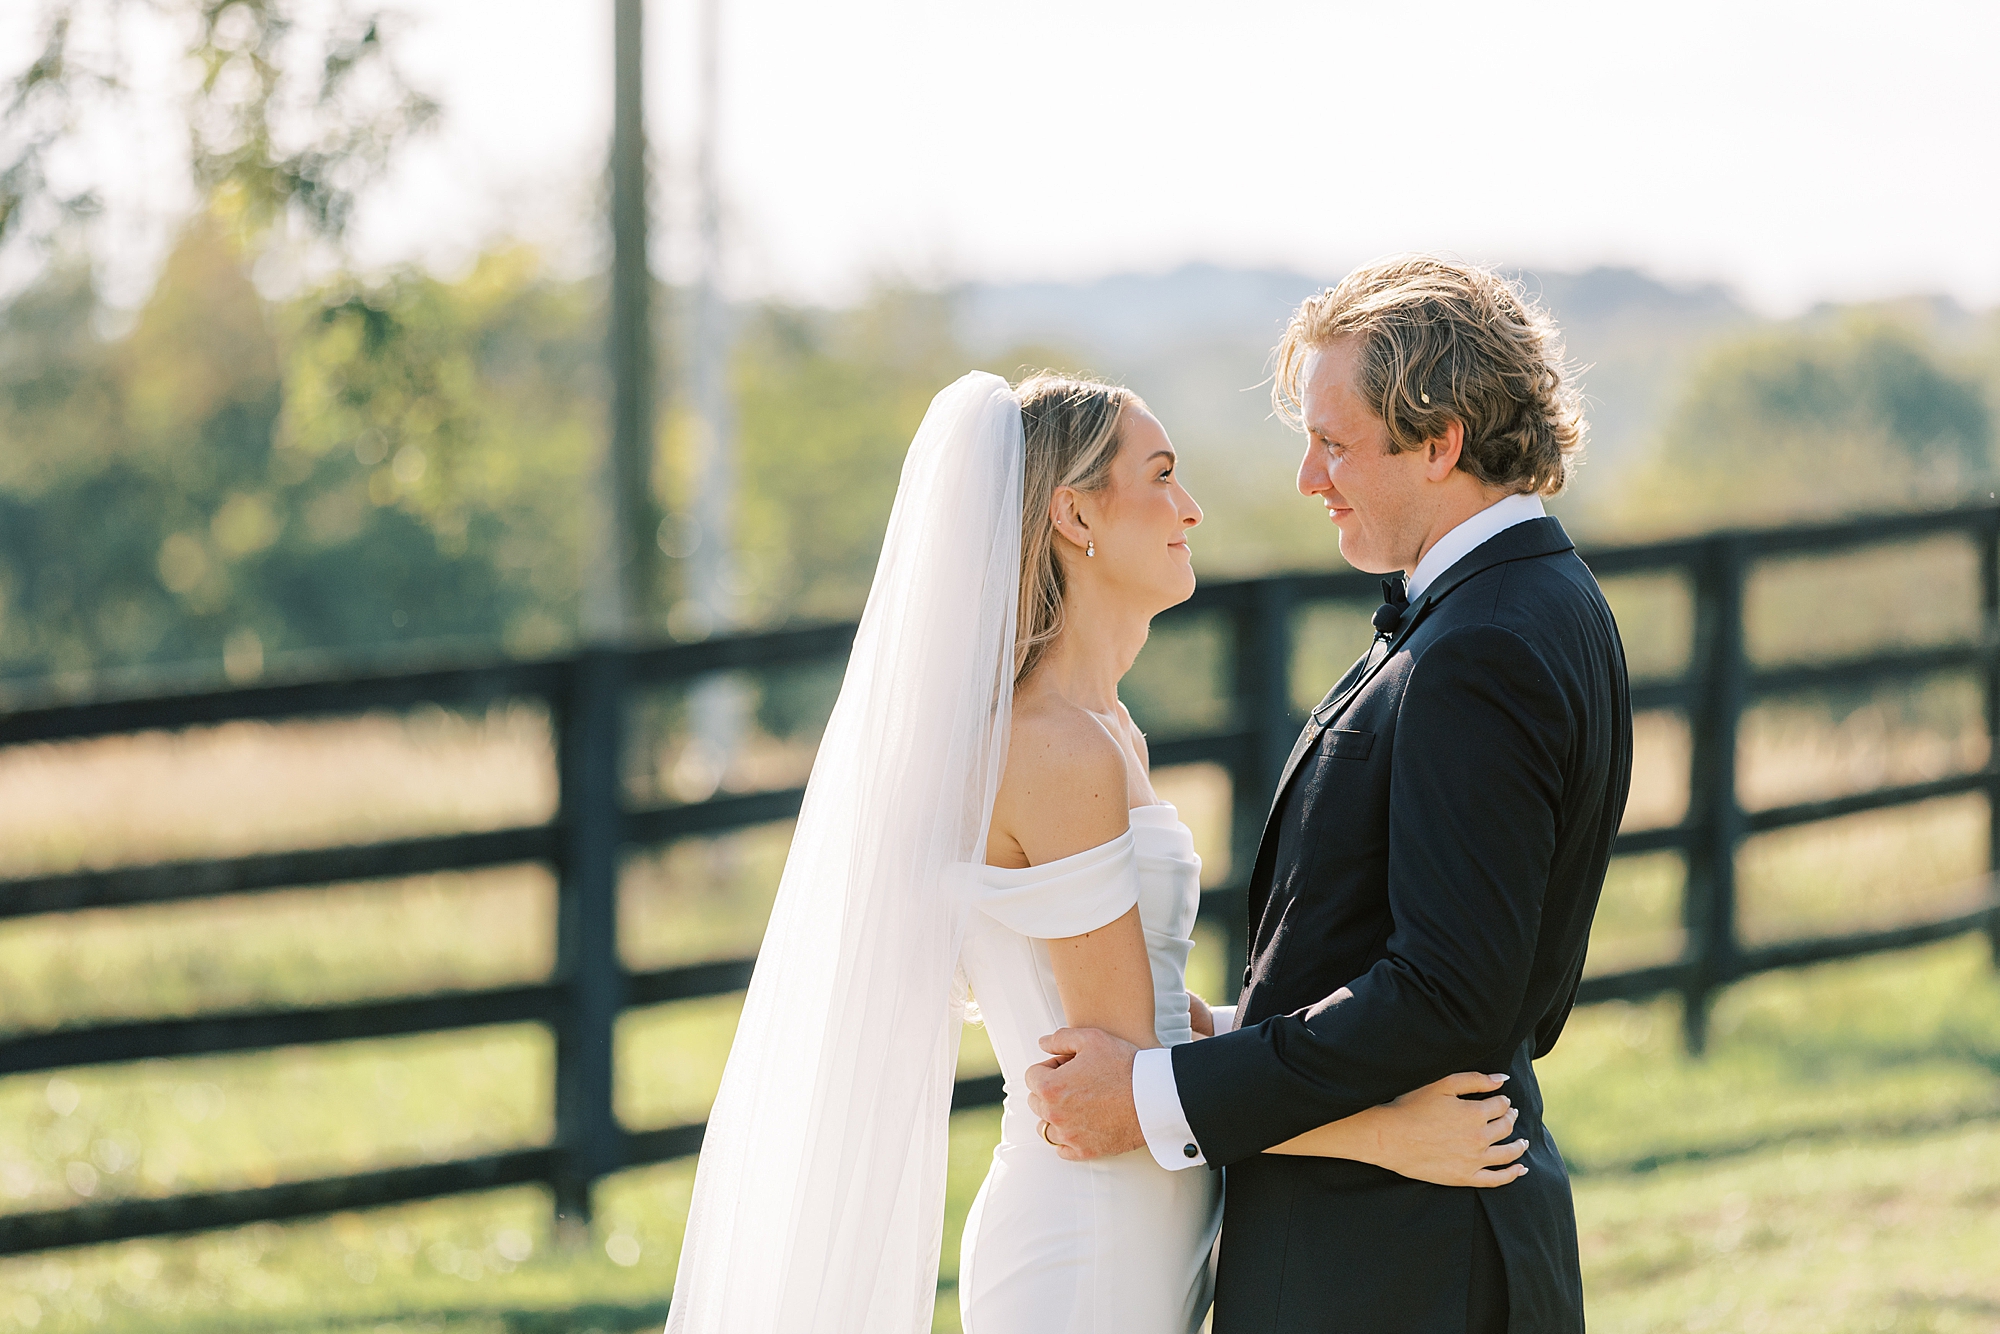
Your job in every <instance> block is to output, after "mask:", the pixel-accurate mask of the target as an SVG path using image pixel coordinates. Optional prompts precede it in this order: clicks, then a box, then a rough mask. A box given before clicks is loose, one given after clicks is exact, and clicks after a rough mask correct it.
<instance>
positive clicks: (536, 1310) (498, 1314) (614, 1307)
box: [200, 1300, 667, 1334]
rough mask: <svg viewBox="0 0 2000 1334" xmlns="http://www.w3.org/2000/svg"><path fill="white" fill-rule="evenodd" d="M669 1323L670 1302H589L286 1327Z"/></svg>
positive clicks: (533, 1331) (630, 1327) (625, 1326)
mask: <svg viewBox="0 0 2000 1334" xmlns="http://www.w3.org/2000/svg"><path fill="white" fill-rule="evenodd" d="M666 1323H667V1302H666V1301H664V1300H662V1301H656V1302H637V1303H623V1302H587V1303H585V1304H583V1305H581V1306H541V1307H510V1306H503V1305H496V1306H458V1307H438V1306H433V1307H423V1308H419V1309H412V1310H403V1311H393V1310H387V1311H369V1312H357V1313H355V1314H352V1315H338V1316H327V1317H324V1318H321V1319H316V1320H314V1321H312V1322H311V1323H310V1324H306V1323H300V1322H288V1323H287V1328H289V1329H294V1330H298V1331H301V1334H304V1332H305V1331H311V1332H312V1334H320V1331H327V1332H328V1334H332V1331H339V1330H361V1329H365V1330H376V1329H382V1328H385V1327H386V1328H389V1329H394V1330H436V1331H440V1334H442V1331H447V1330H455V1329H465V1328H468V1327H471V1328H484V1329H499V1330H503V1331H505V1334H637V1331H639V1330H658V1329H661V1328H663V1327H664V1326H665V1325H666ZM200 1328H201V1329H202V1330H203V1331H204V1334H210V1332H213V1334H228V1332H229V1331H239V1332H240V1334H250V1331H253V1330H255V1331H258V1332H259V1334H263V1332H264V1331H268V1330H270V1329H271V1328H272V1322H271V1319H270V1318H269V1317H265V1318H262V1319H257V1320H244V1321H242V1322H240V1323H239V1322H236V1321H228V1322H218V1321H216V1320H214V1319H213V1318H212V1317H210V1318H206V1319H204V1320H203V1321H202V1323H201V1326H200Z"/></svg>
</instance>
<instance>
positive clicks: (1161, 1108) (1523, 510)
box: [1132, 495, 1546, 1172]
mask: <svg viewBox="0 0 2000 1334" xmlns="http://www.w3.org/2000/svg"><path fill="white" fill-rule="evenodd" d="M1545 513H1546V511H1544V510H1543V509H1542V498H1541V497H1540V496H1537V495H1512V496H1507V497H1505V498H1504V499H1501V500H1498V501H1495V502H1494V503H1493V504H1491V505H1488V506H1487V507H1486V508H1485V509H1483V510H1481V511H1479V513H1477V514H1475V515H1473V516H1472V517H1471V518H1469V519H1467V520H1465V522H1463V523H1461V524H1459V525H1458V527H1456V528H1454V529H1452V530H1451V531H1450V532H1448V533H1446V534H1445V535H1444V536H1443V537H1441V538H1439V539H1438V540H1437V542H1436V544H1435V545H1433V546H1432V547H1431V549H1430V550H1429V551H1426V552H1425V553H1424V554H1423V557H1422V559H1420V560H1419V561H1418V562H1417V568H1416V569H1414V570H1412V571H1410V572H1409V579H1408V581H1407V586H1406V587H1405V589H1404V591H1405V593H1406V594H1407V595H1408V596H1409V599H1410V601H1411V602H1412V603H1414V602H1416V600H1417V599H1418V598H1420V597H1422V596H1423V592H1424V590H1425V589H1427V588H1429V587H1430V586H1431V584H1432V583H1433V582H1435V581H1436V579H1437V577H1438V576H1439V575H1441V574H1443V573H1444V572H1445V571H1446V570H1449V569H1450V568H1451V567H1452V566H1454V565H1456V564H1458V563H1459V561H1461V560H1463V559H1465V557H1467V556H1469V555H1471V554H1472V551H1473V549H1474V548H1476V547H1479V546H1483V545H1484V544H1485V543H1487V542H1488V541H1490V540H1491V539H1493V538H1494V537H1497V536H1499V535H1500V534H1501V533H1503V532H1505V531H1507V529H1509V528H1512V527H1513V526H1514V525H1515V524H1517V523H1526V522H1528V520H1530V519H1539V518H1542V517H1543V515H1544V514H1545ZM1235 1029H1236V1007H1235V1006H1233V1005H1218V1006H1216V1007H1215V1031H1216V1033H1217V1035H1221V1034H1223V1033H1230V1032H1234V1031H1235ZM1132 1102H1133V1105H1134V1106H1135V1107H1137V1108H1138V1112H1139V1129H1140V1130H1141V1131H1143V1132H1144V1133H1145V1136H1146V1147H1147V1148H1148V1149H1150V1150H1152V1153H1153V1161H1154V1162H1156V1163H1158V1164H1159V1165H1160V1166H1161V1167H1164V1168H1166V1169H1167V1170H1168V1171H1169V1172H1178V1171H1180V1170H1181V1169H1182V1168H1184V1167H1203V1166H1206V1165H1207V1163H1208V1156H1207V1155H1206V1154H1204V1153H1203V1152H1202V1151H1201V1145H1200V1144H1199V1143H1197V1142H1196V1140H1195V1137H1194V1131H1193V1130H1192V1129H1190V1128H1189V1126H1188V1121H1187V1113H1186V1111H1184V1110H1183V1109H1182V1107H1181V1092H1180V1088H1179V1086H1178V1085H1176V1084H1175V1083H1174V1053H1173V1049H1172V1048H1171V1047H1148V1048H1146V1049H1145V1050H1143V1051H1141V1052H1140V1053H1139V1054H1138V1055H1137V1056H1135V1057H1133V1059H1132Z"/></svg>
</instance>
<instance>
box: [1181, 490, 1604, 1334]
mask: <svg viewBox="0 0 2000 1334" xmlns="http://www.w3.org/2000/svg"><path fill="white" fill-rule="evenodd" d="M1631 770H1632V709H1631V700H1630V697H1629V694H1628V692H1627V685H1626V677H1625V657H1624V649H1623V647H1622V645H1621V644H1620V643H1619V639H1618V629H1617V626H1616V624H1615V623H1614V622H1613V620H1612V617H1611V611H1610V608H1609V607H1607V606H1606V605H1605V602H1604V597H1603V594H1602V593H1601V592H1600V591H1599V589H1598V587H1597V583H1596V581H1595V580H1594V579H1593V578H1592V577H1591V574H1590V571H1589V570H1588V569H1586V568H1585V566H1584V564H1583V562H1582V561H1581V560H1579V559H1578V558H1577V556H1576V553H1575V550H1574V548H1573V547H1572V545H1571V543H1570V541H1569V538H1568V537H1567V536H1566V535H1565V534H1564V532H1563V529H1562V525H1561V524H1560V523H1559V522H1557V521H1556V520H1555V519H1552V518H1542V519H1534V520H1530V521H1528V522H1526V523H1522V524H1517V525H1515V526H1514V527H1512V528H1509V529H1506V530H1504V531H1503V532H1501V533H1499V534H1498V535H1496V536H1495V537H1493V538H1492V539H1490V540H1489V541H1487V542H1486V543H1485V544H1484V545H1482V546H1480V547H1478V548H1477V549H1475V550H1474V551H1472V552H1471V553H1470V554H1469V555H1467V556H1466V557H1465V558H1464V559H1462V560H1460V561H1459V562H1458V563H1457V564H1456V565H1454V566H1452V567H1451V568H1450V569H1449V570H1447V571H1446V572H1445V573H1444V574H1443V575H1441V576H1440V577H1439V578H1438V579H1437V580H1436V581H1435V582H1434V583H1433V584H1432V585H1431V586H1430V587H1429V588H1428V589H1426V590H1425V592H1424V595H1423V596H1422V597H1421V598H1419V599H1418V600H1417V601H1416V602H1414V603H1412V604H1411V606H1410V608H1409V609H1408V610H1407V611H1406V612H1405V613H1404V617H1403V622H1402V624H1401V625H1400V626H1399V627H1398V629H1397V631H1396V633H1395V635H1394V637H1393V638H1391V639H1388V640H1386V641H1384V640H1381V639H1378V640H1377V642H1376V643H1375V644H1374V646H1373V647H1372V648H1371V649H1370V651H1369V653H1368V654H1367V656H1365V657H1364V658H1363V659H1362V660H1361V661H1360V662H1358V663H1356V664H1355V665H1354V666H1353V667H1352V668H1351V669H1349V671H1348V673H1347V675H1346V676H1344V677H1343V678H1342V679H1341V681H1340V682H1339V683H1338V684H1337V685H1336V686H1335V687H1334V688H1333V690H1332V692H1331V693H1330V694H1328V696H1327V698H1326V700H1325V701H1324V702H1322V703H1321V704H1320V706H1319V707H1318V708H1317V709H1315V710H1313V714H1312V718H1311V720H1310V721H1309V722H1308V723H1307V724H1306V727H1305V729H1304V731H1302V732H1301V733H1300V735H1299V739H1298V743H1297V744H1296V745H1295V746H1294V747H1293V748H1292V754H1291V758H1290V759H1289V760H1288V761H1287V762H1286V765H1285V773H1284V777H1283V779H1282V780H1281V781H1280V784H1279V788H1278V793H1277V796H1276V799H1275V800H1274V802H1273V804H1272V809H1271V814H1270V816H1269V818H1268V820H1267V822H1266V824H1265V828H1264V837H1263V842H1262V845H1261V846H1260V848H1259V850H1258V854H1257V861H1256V864H1255V866H1254V868H1253V870H1252V874H1251V880H1250V886H1249V904H1250V922H1251V927H1252V931H1253V935H1252V941H1251V952H1250V966H1249V968H1248V969H1247V971H1246V975H1245V982H1246V989H1245V990H1244V992H1243V995H1242V997H1241V1000H1240V1005H1241V1007H1242V1008H1241V1010H1240V1011H1239V1014H1240V1016H1241V1021H1240V1025H1239V1028H1238V1031H1236V1032H1234V1033H1229V1034H1224V1035H1222V1036H1220V1037H1217V1038H1213V1039H1208V1040H1205V1041H1201V1042H1194V1043H1189V1044H1186V1045H1184V1046H1179V1047H1176V1048H1174V1049H1173V1063H1174V1079H1175V1082H1176V1084H1177V1086H1178V1088H1179V1091H1180V1096H1181V1103H1182V1106H1183V1108H1184V1110H1185V1111H1186V1114H1187V1118H1188V1121H1189V1124H1190V1125H1191V1126H1192V1128H1193V1130H1194V1132H1195V1137H1196V1138H1197V1139H1198V1140H1199V1141H1200V1143H1201V1147H1202V1150H1203V1152H1205V1153H1206V1155H1207V1157H1208V1160H1209V1162H1210V1163H1211V1164H1214V1165H1226V1166H1227V1168H1228V1189H1227V1192H1226V1198H1227V1204H1226V1213H1225V1216H1224V1223H1223V1231H1222V1252H1221V1260H1220V1268H1219V1271H1218V1275H1217V1291H1216V1323H1215V1329H1216V1331H1217V1334H1244V1332H1247V1331H1253V1330H1254V1331H1267V1330H1269V1331H1276V1330H1283V1331H1288V1332H1292V1331H1309V1330H1327V1331H1334V1330H1338V1331H1341V1334H1373V1332H1375V1331H1382V1332H1383V1334H1389V1332H1391V1331H1394V1332H1395V1334H1429V1332H1430V1331H1437V1332H1438V1334H1445V1332H1446V1331H1449V1334H1462V1331H1464V1330H1465V1328H1466V1303H1467V1267H1468V1264H1469V1259H1468V1257H1469V1256H1470V1254H1471V1248H1472V1246H1473V1244H1474V1229H1475V1228H1476V1227H1479V1228H1483V1227H1486V1226H1488V1225H1489V1224H1490V1227H1491V1230H1492V1234H1493V1236H1494V1237H1495V1238H1496V1239H1497V1240H1498V1243H1499V1248H1500V1253H1501V1257H1502V1260H1503V1261H1504V1265H1505V1271H1506V1282H1507V1288H1508V1293H1509V1299H1508V1300H1509V1305H1508V1309H1509V1327H1510V1328H1511V1329H1513V1330H1515V1331H1534V1332H1535V1334H1553V1332H1554V1331H1571V1330H1581V1329H1582V1328H1583V1286H1582V1279H1581V1276H1580V1273H1579V1269H1578V1260H1577V1244H1576V1221H1575V1213H1574V1210H1573V1207H1572V1204H1571V1201H1570V1193H1569V1179H1568V1177H1567V1175H1566V1174H1565V1172H1564V1170H1563V1163H1562V1156H1561V1154H1560V1153H1559V1152H1558V1151H1557V1149H1556V1144H1555V1141H1554V1139H1553V1138H1551V1136H1550V1135H1549V1133H1548V1129H1547V1127H1546V1126H1545V1125H1544V1124H1543V1122H1542V1100H1541V1093H1540V1090H1539V1088H1538V1087H1537V1085H1536V1082H1535V1074H1534V1069H1533V1067H1532V1065H1531V1064H1530V1061H1531V1060H1532V1059H1533V1058H1534V1057H1537V1056H1540V1055H1542V1054H1544V1053H1545V1052H1547V1051H1548V1050H1549V1048H1550V1047H1552V1046H1553V1045H1554V1044H1555V1040H1556V1037H1557V1035H1558V1034H1559V1033H1561V1031H1562V1027H1563V1024H1564V1021H1565V1020H1566V1019H1567V1018H1568V1015H1569V1011H1570V1007H1571V1005H1572V1004H1573V1003H1574V1002H1575V998H1576V989H1577V981H1578V978H1579V977H1580V976H1581V974H1582V971H1583V956H1584V948H1585V945H1586V944H1587V943H1588V937H1589V932H1590V921H1591V915H1592V913H1593V912H1595V910H1596V907H1597V897H1598V891H1599V889H1600V888H1601V886H1602V885H1603V882H1604V871H1605V866H1606V863H1607V862H1608V861H1609V860H1610V855H1611V843H1612V838H1613V836H1614V835H1616V833H1617V831H1618V824H1619V820H1620V818H1621V817H1622V815H1623V813H1624V809H1625V796H1626V790H1627V787H1628V785H1629V782H1630V778H1631ZM1343 986H1345V987H1349V988H1351V989H1352V991H1353V993H1354V994H1353V997H1352V998H1351V999H1348V1000H1344V1001H1342V1002H1340V1003H1339V1004H1334V1003H1332V1002H1331V1000H1330V999H1329V998H1330V997H1331V996H1332V994H1333V993H1334V992H1335V991H1337V990H1339V989H1340V988H1341V987H1343ZM1460 1070H1474V1071H1484V1072H1490V1073H1495V1074H1497V1073H1500V1072H1502V1071H1506V1072H1508V1073H1509V1074H1510V1075H1511V1076H1512V1078H1511V1079H1510V1080H1509V1081H1508V1083H1507V1084H1506V1085H1505V1086H1504V1088H1503V1089H1502V1092H1505V1093H1506V1094H1507V1095H1508V1096H1509V1097H1510V1098H1512V1100H1513V1102H1514V1105H1515V1106H1516V1107H1518V1108H1519V1109H1520V1119H1519V1122H1518V1123H1517V1126H1516V1133H1517V1134H1518V1135H1521V1136H1525V1137H1526V1138H1527V1140H1528V1142H1529V1145H1530V1147H1529V1149H1528V1153H1527V1156H1526V1158H1525V1160H1524V1161H1525V1162H1526V1163H1527V1164H1528V1167H1529V1172H1528V1175H1527V1176H1525V1177H1523V1178H1522V1179H1521V1180H1519V1181H1517V1182H1515V1183H1513V1184H1511V1185H1507V1186H1503V1187H1499V1188H1497V1189H1490V1190H1476V1189H1473V1188H1470V1187H1447V1186H1433V1185H1428V1184H1426V1183H1423V1182H1418V1181H1412V1180H1409V1179H1407V1178H1404V1177H1400V1176H1397V1175H1396V1174H1394V1173H1392V1172H1388V1171H1385V1170H1383V1169H1380V1168H1376V1167H1370V1166H1368V1165H1367V1164H1365V1163H1356V1162H1350V1161H1347V1160H1343V1159H1332V1158H1306V1157H1293V1156H1281V1155H1266V1154H1262V1153H1261V1151H1262V1150H1263V1149H1266V1148H1268V1147H1270V1146H1271V1145H1273V1144H1277V1143H1280V1142H1282V1141H1284V1140H1286V1139H1289V1138H1291V1137H1292V1136H1293V1135H1297V1134H1299V1133H1301V1132H1303V1131H1306V1130H1309V1129H1311V1128H1313V1127H1314V1126H1318V1125H1322V1124H1324V1123H1326V1122H1328V1121H1335V1120H1338V1119H1340V1118H1342V1117H1345V1116H1349V1115H1351V1114H1353V1113H1355V1112H1358V1111H1361V1110H1362V1109H1364V1108H1367V1107H1371V1106H1374V1105H1375V1104H1378V1103H1383V1102H1387V1101H1389V1100H1390V1099H1392V1098H1395V1097H1396V1096H1398V1095H1400V1094H1402V1093H1405V1092H1408V1091H1409V1090H1411V1089H1414V1088H1417V1087H1420V1086H1422V1085H1424V1084H1427V1083H1430V1082H1431V1081H1432V1080H1435V1079H1439V1078H1441V1077H1443V1076H1445V1075H1448V1074H1451V1073H1453V1072H1455V1071H1460ZM1480 1209H1483V1210H1484V1212H1485V1217H1484V1219H1483V1220H1482V1219H1481V1218H1480V1217H1479V1215H1478V1214H1477V1213H1475V1211H1476V1210H1480Z"/></svg>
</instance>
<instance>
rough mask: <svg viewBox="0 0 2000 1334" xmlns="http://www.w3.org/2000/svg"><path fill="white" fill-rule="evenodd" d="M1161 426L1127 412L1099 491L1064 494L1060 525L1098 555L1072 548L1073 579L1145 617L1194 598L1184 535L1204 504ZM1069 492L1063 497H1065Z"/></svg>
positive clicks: (1059, 501)
mask: <svg viewBox="0 0 2000 1334" xmlns="http://www.w3.org/2000/svg"><path fill="white" fill-rule="evenodd" d="M1175 462H1176V459H1175V455H1174V446H1173V442H1172V441H1170V440H1168V439H1167V432H1166V428H1165V427H1163V426H1161V425H1160V423H1159V421H1158V419H1156V418H1155V417H1154V416H1153V414H1152V413H1150V412H1147V411H1145V410H1144V409H1143V408H1137V407H1131V408H1127V409H1126V410H1125V413H1124V415H1123V416H1122V417H1121V418H1120V420H1119V423H1118V455H1117V457H1116V458H1114V459H1113V460H1112V462H1111V471H1110V479H1109V481H1108V482H1107V483H1106V484H1105V486H1104V487H1103V488H1102V489H1101V490H1098V491H1095V492H1090V493H1081V492H1075V491H1070V490H1069V488H1067V487H1065V488H1062V489H1061V490H1060V491H1059V492H1058V495H1057V497H1056V501H1057V508H1058V512H1059V515H1061V511H1062V510H1063V509H1064V508H1065V506H1066V504H1067V506H1069V507H1073V508H1069V510H1068V513H1067V514H1066V515H1061V517H1064V518H1067V519H1068V520H1069V522H1068V523H1061V522H1059V523H1058V527H1059V528H1060V529H1061V530H1062V531H1063V533H1064V536H1066V537H1069V538H1071V540H1072V542H1074V543H1075V544H1076V545H1077V546H1081V545H1083V544H1084V543H1086V542H1088V543H1094V544H1095V546H1096V551H1097V554H1096V555H1094V556H1089V557H1083V556H1082V553H1081V552H1080V551H1075V550H1072V551H1071V552H1070V553H1069V554H1070V557H1071V559H1070V562H1069V565H1070V568H1071V569H1072V570H1074V571H1076V577H1077V578H1078V579H1090V580H1093V581H1094V582H1098V583H1100V584H1101V585H1102V586H1104V587H1105V588H1106V589H1107V590H1108V591H1113V592H1114V593H1115V594H1116V595H1118V596H1120V597H1129V598H1131V599H1132V600H1133V601H1135V602H1139V603H1143V604H1145V610H1146V614H1147V615H1151V614H1153V613H1154V612H1157V611H1163V610H1165V609H1166V608H1168V607H1171V606H1173V605H1175V604H1176V603H1179V602H1185V601H1186V600H1187V598H1188V595H1189V594H1191V593H1193V592H1194V556H1193V553H1192V552H1191V551H1190V550H1189V548H1188V541H1187V531H1188V529H1190V528H1192V527H1194V526H1195V525H1196V524H1198V523H1200V522H1201V506H1199V505H1197V504H1195V503H1194V497H1193V496H1191V495H1189V494H1188V493H1187V488H1186V487H1184V486H1182V485H1181V483H1180V478H1179V476H1178V475H1177V473H1176V470H1175ZM1065 493H1066V494H1065Z"/></svg>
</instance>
